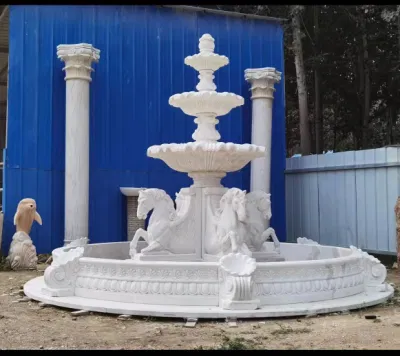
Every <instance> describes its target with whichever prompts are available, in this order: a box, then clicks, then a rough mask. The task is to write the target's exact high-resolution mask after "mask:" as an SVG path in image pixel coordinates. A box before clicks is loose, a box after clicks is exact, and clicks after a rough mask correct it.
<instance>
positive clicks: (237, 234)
mask: <svg viewBox="0 0 400 356" xmlns="http://www.w3.org/2000/svg"><path fill="white" fill-rule="evenodd" d="M245 221H246V191H245V190H240V189H238V188H231V189H229V190H228V191H227V192H226V193H225V194H224V195H223V196H222V198H221V200H220V206H219V209H218V210H217V212H216V217H215V221H214V224H215V232H216V237H217V239H216V240H217V241H216V242H217V244H216V248H217V249H218V253H217V255H225V254H227V253H229V252H233V253H237V252H240V253H243V254H245V255H248V256H251V251H250V250H249V249H248V247H247V245H246V243H245V242H244V237H245V228H244V224H243V223H244V222H245Z"/></svg>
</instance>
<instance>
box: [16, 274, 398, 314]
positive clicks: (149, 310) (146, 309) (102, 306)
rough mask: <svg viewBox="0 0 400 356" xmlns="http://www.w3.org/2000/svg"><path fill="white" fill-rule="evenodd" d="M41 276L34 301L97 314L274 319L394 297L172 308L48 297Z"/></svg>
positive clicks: (33, 287)
mask: <svg viewBox="0 0 400 356" xmlns="http://www.w3.org/2000/svg"><path fill="white" fill-rule="evenodd" d="M43 287H45V283H44V279H43V277H37V278H34V279H32V280H30V281H29V282H27V283H26V284H25V285H24V292H25V294H26V295H27V296H28V297H29V298H32V299H34V300H37V301H40V302H43V303H46V304H51V305H55V306H59V307H64V308H71V309H79V310H82V309H83V310H89V311H94V312H100V313H110V314H120V315H121V314H125V315H140V316H155V317H167V318H203V319H223V318H229V317H235V318H239V319H240V318H242V319H244V318H277V317H287V316H299V315H310V314H325V313H333V312H340V311H343V310H352V309H360V308H365V307H369V306H372V305H376V304H380V303H384V302H385V301H386V300H388V299H389V298H390V297H392V296H393V293H394V289H393V287H391V286H390V285H387V288H386V291H384V292H377V291H375V290H371V291H369V292H368V293H362V294H358V295H354V296H351V297H346V298H340V299H334V300H329V301H323V302H316V303H297V304H286V305H271V306H264V307H262V308H260V309H257V310H224V309H222V308H219V307H196V306H182V307H181V306H172V305H151V304H134V303H121V302H111V301H104V300H96V299H88V298H81V297H75V296H74V297H49V296H46V295H44V294H43V293H42V288H43Z"/></svg>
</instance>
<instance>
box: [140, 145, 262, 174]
mask: <svg viewBox="0 0 400 356" xmlns="http://www.w3.org/2000/svg"><path fill="white" fill-rule="evenodd" d="M147 155H148V156H149V157H152V158H159V159H161V160H163V161H164V162H165V163H166V164H167V165H168V166H169V167H170V168H172V169H173V170H175V171H178V172H184V173H192V172H224V173H226V172H235V171H238V170H239V169H242V168H243V167H244V166H245V165H246V164H247V163H249V162H250V161H251V160H253V159H255V158H259V157H264V156H265V147H263V146H256V145H250V144H243V145H239V144H235V143H231V142H228V143H224V142H204V141H203V142H188V143H170V144H163V145H159V146H151V147H149V148H148V150H147Z"/></svg>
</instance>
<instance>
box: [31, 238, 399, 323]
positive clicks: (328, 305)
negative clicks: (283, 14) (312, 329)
mask: <svg viewBox="0 0 400 356" xmlns="http://www.w3.org/2000/svg"><path fill="white" fill-rule="evenodd" d="M267 244H268V243H267ZM270 244H272V243H270ZM280 249H281V254H282V255H283V256H284V258H285V261H284V262H255V260H254V259H252V258H247V259H246V258H244V259H243V258H242V260H241V261H238V260H235V259H236V257H237V256H239V257H242V256H244V255H239V254H237V255H236V254H230V255H227V257H229V256H230V257H231V258H227V257H226V258H224V259H221V261H219V262H166V261H135V260H132V259H130V257H129V255H128V251H129V243H127V242H121V243H106V244H92V245H83V246H80V247H72V248H69V249H68V248H60V249H56V250H55V251H54V252H53V256H54V262H53V265H52V266H50V267H48V269H47V270H46V271H45V275H44V277H38V278H35V279H33V280H31V281H29V282H28V283H27V284H26V285H25V286H24V292H25V294H26V295H27V296H29V297H30V298H32V299H35V300H38V301H41V302H44V303H48V304H53V305H57V306H61V307H67V308H73V309H84V310H90V311H97V312H107V313H115V314H132V315H151V316H161V317H194V318H224V317H230V316H235V317H237V318H257V317H279V316H290V315H306V314H315V313H317V314H318V313H329V312H335V311H343V310H350V309H357V308H361V307H367V306H371V305H375V304H378V303H382V302H384V301H385V300H387V299H388V298H390V297H391V296H392V294H393V288H392V287H391V286H390V285H388V284H386V283H385V278H386V268H385V267H384V266H383V265H382V264H381V263H380V262H379V261H378V260H377V259H376V258H374V257H372V256H370V255H368V254H366V253H365V252H362V251H360V250H358V249H356V248H354V247H351V248H339V247H331V246H322V245H318V244H316V243H315V242H313V241H311V240H307V239H306V240H304V239H301V238H300V239H299V240H298V243H297V244H291V243H281V244H280ZM245 257H247V256H245ZM229 259H231V260H232V259H233V262H232V261H229ZM225 262H226V263H225ZM238 263H242V264H246V263H247V264H249V266H250V265H251V263H255V266H254V267H255V268H254V271H251V266H250V271H249V272H250V273H247V277H248V278H250V279H251V280H249V284H248V285H246V283H242V285H240V286H239V287H237V286H236V289H238V288H239V289H241V290H240V291H238V290H236V291H232V288H233V287H234V286H232V283H233V284H235V281H234V279H235V278H242V279H243V278H246V268H245V266H240V268H239V270H241V271H245V272H244V273H243V276H239V275H238V273H236V275H235V266H238ZM230 272H232V273H230ZM239 274H240V273H239ZM249 276H251V277H249ZM232 278H233V281H232ZM242 282H243V281H242ZM232 292H236V293H239V294H240V293H241V294H242V295H245V294H246V293H247V294H248V298H247V300H244V301H243V303H242V304H241V305H240V303H239V305H236V306H233V308H231V309H230V310H229V309H224V308H223V306H222V304H223V302H224V299H225V297H226V296H227V295H229V293H232Z"/></svg>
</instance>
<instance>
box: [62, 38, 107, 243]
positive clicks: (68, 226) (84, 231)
mask: <svg viewBox="0 0 400 356" xmlns="http://www.w3.org/2000/svg"><path fill="white" fill-rule="evenodd" d="M57 56H58V58H59V59H60V60H62V61H63V62H65V67H64V69H63V70H64V71H65V82H66V103H65V109H66V114H65V215H64V217H65V227H64V230H65V233H64V242H65V244H68V243H69V242H71V241H73V240H75V239H79V238H81V237H85V236H88V233H89V106H90V105H89V104H90V100H89V98H90V96H89V84H90V82H91V81H92V78H91V72H93V69H92V63H93V62H95V63H96V62H98V61H99V59H100V51H99V50H98V49H96V48H94V47H93V46H92V45H91V44H87V43H80V44H68V45H65V44H63V45H59V46H57Z"/></svg>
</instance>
